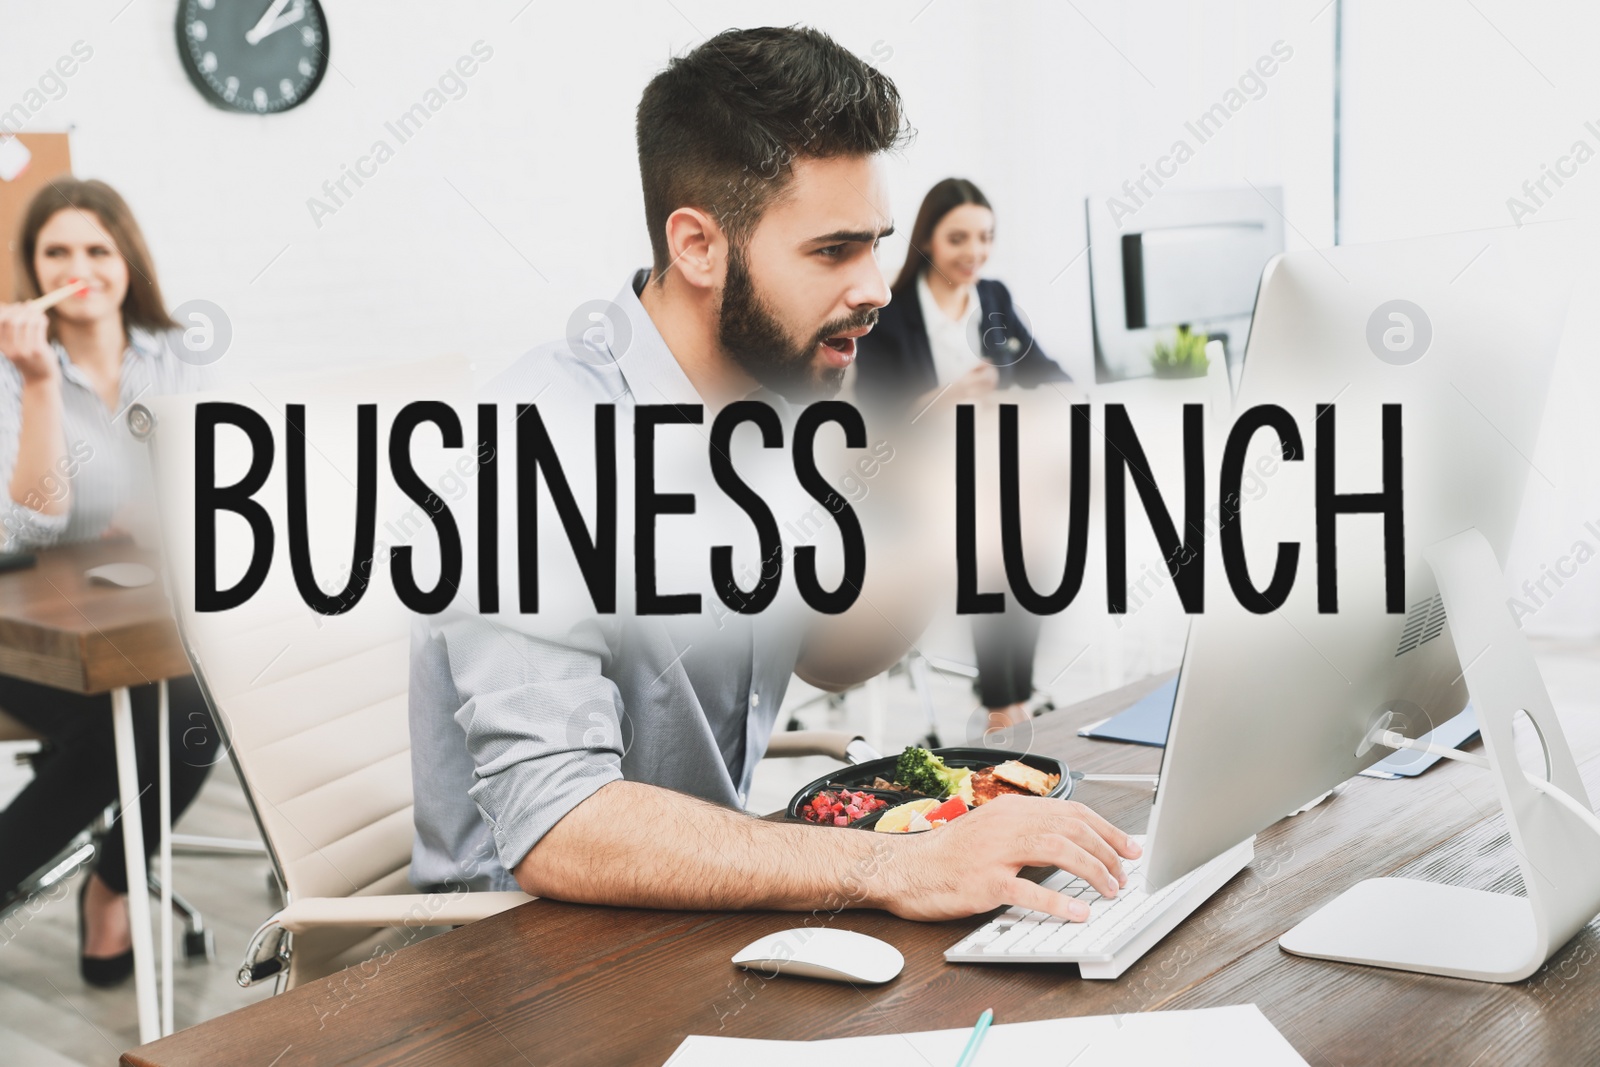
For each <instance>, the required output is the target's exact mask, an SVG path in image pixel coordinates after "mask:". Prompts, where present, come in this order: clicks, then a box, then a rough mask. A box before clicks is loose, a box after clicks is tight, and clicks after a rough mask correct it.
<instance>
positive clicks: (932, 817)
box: [927, 793, 967, 823]
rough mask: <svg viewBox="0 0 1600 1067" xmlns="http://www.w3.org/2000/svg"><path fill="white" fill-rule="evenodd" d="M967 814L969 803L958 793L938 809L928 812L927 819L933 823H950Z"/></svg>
mask: <svg viewBox="0 0 1600 1067" xmlns="http://www.w3.org/2000/svg"><path fill="white" fill-rule="evenodd" d="M966 813H967V802H966V801H965V800H963V799H962V798H961V795H960V794H959V793H958V794H956V795H955V796H953V797H951V798H950V799H949V800H947V801H945V802H944V803H943V804H940V805H939V806H938V807H937V808H934V809H933V810H932V811H930V812H928V815H927V819H928V821H929V822H931V823H940V822H949V821H950V820H951V819H954V818H956V817H957V816H960V815H965V814H966Z"/></svg>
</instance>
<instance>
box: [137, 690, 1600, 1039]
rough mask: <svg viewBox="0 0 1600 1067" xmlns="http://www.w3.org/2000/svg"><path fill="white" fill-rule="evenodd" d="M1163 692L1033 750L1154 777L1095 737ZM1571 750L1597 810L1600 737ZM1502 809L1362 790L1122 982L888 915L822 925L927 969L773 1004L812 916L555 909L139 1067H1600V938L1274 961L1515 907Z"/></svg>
mask: <svg viewBox="0 0 1600 1067" xmlns="http://www.w3.org/2000/svg"><path fill="white" fill-rule="evenodd" d="M1160 680H1161V679H1150V680H1147V681H1145V682H1142V683H1138V684H1135V685H1132V686H1128V687H1126V688H1124V689H1123V690H1120V691H1118V692H1116V693H1111V694H1107V695H1105V696H1102V697H1100V698H1097V699H1095V700H1090V701H1087V702H1085V703H1082V704H1079V705H1076V706H1074V707H1072V708H1068V709H1065V710H1063V711H1060V712H1056V713H1052V714H1050V715H1047V716H1045V717H1043V718H1041V719H1039V720H1036V722H1035V736H1034V738H1033V747H1034V748H1035V749H1036V750H1039V751H1044V752H1050V753H1054V754H1057V755H1061V756H1064V757H1066V758H1067V759H1068V761H1069V763H1070V765H1071V766H1074V767H1077V768H1079V769H1083V770H1095V771H1103V772H1108V773H1110V772H1126V773H1140V772H1143V773H1149V772H1152V771H1154V770H1156V769H1157V767H1158V765H1159V761H1160V753H1159V752H1158V751H1156V750H1154V749H1148V748H1138V747H1135V746H1131V745H1119V744H1109V743H1104V742H1090V741H1086V740H1083V739H1081V738H1078V737H1077V736H1075V733H1074V731H1075V730H1076V728H1077V727H1078V726H1079V725H1081V724H1083V723H1086V722H1089V721H1092V720H1094V719H1097V718H1100V717H1103V716H1105V715H1107V714H1109V713H1110V712H1111V711H1114V710H1115V709H1116V708H1117V707H1119V706H1121V705H1123V704H1125V703H1127V702H1128V701H1130V700H1131V699H1133V698H1135V697H1137V696H1139V695H1142V694H1143V693H1145V692H1147V691H1149V690H1150V689H1151V688H1153V687H1154V686H1155V685H1156V684H1158V683H1159V681H1160ZM1566 727H1567V731H1568V736H1569V739H1570V740H1571V741H1572V744H1573V748H1574V750H1575V751H1576V752H1577V754H1578V756H1579V760H1580V763H1581V764H1582V765H1583V766H1584V767H1585V770H1586V771H1587V772H1588V775H1589V781H1590V783H1591V788H1593V783H1596V782H1600V729H1597V728H1596V725H1595V724H1593V723H1581V722H1572V721H1568V722H1566ZM1078 796H1079V799H1082V800H1084V801H1086V802H1088V803H1091V804H1093V805H1094V806H1095V807H1097V808H1099V809H1100V810H1101V811H1103V812H1104V813H1105V814H1107V815H1108V816H1109V817H1111V818H1112V819H1113V820H1114V821H1115V822H1117V823H1118V824H1119V825H1121V826H1122V827H1124V828H1125V829H1128V830H1130V831H1134V832H1138V831H1142V830H1143V829H1144V823H1145V819H1146V816H1147V813H1148V811H1149V793H1148V791H1145V790H1139V789H1129V788H1119V787H1113V786H1110V785H1105V784H1083V785H1081V786H1080V792H1079V794H1078ZM1493 804H1494V800H1493V795H1492V790H1491V787H1490V783H1489V780H1488V778H1487V776H1484V775H1481V774H1479V773H1477V772H1476V771H1475V770H1474V769H1473V768H1469V767H1465V766H1461V765H1458V764H1449V763H1444V764H1441V765H1439V766H1437V767H1435V768H1434V769H1432V770H1430V771H1429V772H1428V773H1427V774H1425V775H1423V776H1422V777H1419V778H1416V779H1412V780H1402V781H1392V782H1391V781H1378V780H1373V779H1366V778H1357V779H1355V780H1353V781H1352V782H1350V783H1348V784H1347V785H1345V786H1344V787H1342V790H1341V791H1340V793H1338V794H1337V795H1336V796H1335V797H1334V798H1333V799H1332V800H1331V801H1329V802H1327V803H1326V804H1324V805H1322V806H1321V807H1319V808H1316V809H1313V810H1312V811H1310V812H1308V813H1307V814H1305V815H1301V816H1298V817H1296V818H1293V819H1287V820H1284V821H1281V822H1279V823H1278V824H1276V825H1275V826H1273V827H1271V828H1270V829H1268V830H1267V831H1266V832H1264V833H1263V834H1261V835H1260V837H1259V838H1258V839H1257V844H1256V858H1255V861H1254V862H1253V863H1252V864H1251V866H1250V867H1249V868H1248V869H1247V870H1246V871H1244V872H1243V873H1241V874H1240V875H1239V876H1238V877H1236V878H1235V879H1234V880H1233V881H1232V882H1231V883H1229V884H1228V885H1227V886H1226V887H1224V888H1223V890H1222V891H1221V892H1220V893H1218V894H1217V895H1216V896H1215V897H1213V898H1212V899H1211V900H1210V901H1208V902H1207V903H1206V904H1205V905H1203V906H1202V907H1201V908H1200V909H1199V910H1198V911H1197V912H1195V913H1194V914H1193V915H1192V916H1190V917H1189V919H1188V920H1186V921H1185V922H1184V924H1183V925H1182V926H1180V927H1178V929H1177V930H1176V931H1174V932H1173V933H1172V934H1171V935H1169V936H1168V937H1167V939H1166V940H1165V941H1163V942H1162V943H1161V944H1160V945H1158V946H1156V948H1155V949H1153V950H1152V951H1151V952H1149V953H1148V954H1147V955H1146V956H1145V957H1144V958H1143V959H1142V960H1140V961H1139V962H1138V963H1137V964H1135V965H1134V966H1133V967H1132V968H1130V969H1129V970H1128V971H1127V973H1125V974H1124V975H1123V976H1122V977H1121V978H1120V979H1118V980H1116V981H1111V982H1088V981H1083V980H1081V979H1080V978H1079V977H1078V976H1077V968H1076V967H1074V966H1071V965H1043V966H1041V965H1013V964H993V965H986V964H947V963H945V962H944V956H943V953H944V950H945V949H946V948H948V947H949V946H950V945H952V944H954V943H955V942H956V941H957V940H959V939H960V938H961V936H962V935H963V934H964V933H965V932H966V931H968V930H970V929H972V928H973V927H975V926H977V925H978V924H979V923H980V922H981V921H982V920H981V919H968V920H962V921H959V922H946V923H937V924H919V923H911V922H904V921H901V920H899V919H896V918H894V917H892V916H889V915H887V914H885V913H882V912H868V911H843V912H840V913H839V914H837V915H834V916H832V917H831V918H830V917H829V916H828V914H827V913H826V912H823V913H820V914H819V916H818V921H819V922H820V921H822V920H826V921H827V922H828V923H829V924H830V925H832V926H834V927H836V928H839V929H847V930H859V931H862V932H864V933H868V934H872V935H874V936H877V937H881V938H883V939H884V940H886V941H889V942H890V943H892V944H894V945H895V946H896V947H897V948H899V949H900V951H901V952H903V953H904V954H905V957H906V968H905V971H904V972H903V973H902V974H901V975H900V977H899V978H897V979H895V980H894V981H893V982H890V983H888V984H887V985H883V986H875V987H874V986H862V987H859V988H855V987H852V986H848V985H838V984H834V983H829V982H815V981H809V980H806V979H797V978H785V977H778V978H774V979H771V980H765V979H763V978H762V977H761V976H760V975H758V974H755V973H751V972H746V971H743V970H740V969H738V968H735V967H734V966H733V965H732V964H730V963H729V962H728V959H729V957H730V956H732V955H733V953H734V952H736V951H737V950H738V949H740V948H742V947H743V946H744V945H745V944H747V943H748V942H750V941H752V940H754V939H755V938H756V937H758V936H760V935H762V934H766V933H771V932H773V931H777V930H782V929H788V928H791V927H796V926H800V925H801V924H802V922H803V921H804V919H805V918H806V917H805V916H802V915H793V914H779V913H772V912H749V913H726V912H697V913H682V912H658V911H643V910H631V909H615V908H597V907H585V906H579V905H572V904H561V903H556V902H553V901H545V900H540V901H534V902H532V903H529V904H525V905H523V906H522V907H520V908H516V909H514V910H512V911H509V912H505V913H503V914H501V915H498V916H495V917H494V918H491V919H486V920H484V921H482V922H479V923H475V924H474V925H472V926H469V927H464V928H462V929H460V930H456V931H454V932H452V933H449V934H445V935H443V936H440V937H436V938H433V939H432V940H429V941H425V942H422V943H421V944H418V945H416V946H413V947H410V948H406V949H402V950H401V951H399V952H397V953H394V954H392V955H389V956H386V957H380V958H379V959H377V960H374V961H370V962H369V963H367V964H365V965H363V967H361V968H352V969H351V970H348V971H345V972H343V973H342V974H341V975H338V976H335V977H333V978H331V979H328V980H325V981H322V982H318V983H315V984H312V985H308V986H303V987H301V988H298V989H295V990H293V991H291V992H289V993H286V994H284V995H283V996H280V997H275V998H273V999H272V1000H268V1001H263V1002H261V1003H258V1004H254V1005H252V1006H250V1007H248V1008H244V1009H242V1010H240V1011H237V1012H234V1013H232V1014H230V1015H226V1016H223V1017H221V1018H219V1019H214V1020H212V1021H210V1022H207V1023H202V1024H200V1025H198V1026H195V1027H193V1028H191V1029H188V1030H185V1031H183V1032H181V1033H178V1034H176V1035H174V1036H172V1037H169V1038H166V1039H164V1040H162V1041H160V1042H157V1043H155V1044H153V1045H147V1046H144V1047H142V1048H139V1049H136V1050H133V1051H131V1052H128V1053H126V1054H125V1055H124V1056H123V1058H122V1062H123V1063H124V1064H127V1065H129V1067H144V1065H152V1067H154V1065H159V1067H180V1065H184V1064H212V1063H263V1064H265V1063H272V1064H274V1067H301V1065H305V1064H323V1063H341V1064H350V1063H386V1064H395V1063H430V1064H439V1063H461V1064H476V1063H519V1062H529V1063H537V1064H539V1065H540V1067H545V1065H546V1064H557V1063H560V1064H568V1063H572V1064H580V1063H581V1064H607V1065H613V1064H646V1065H656V1064H661V1063H664V1062H665V1061H666V1059H667V1057H668V1056H669V1055H670V1054H671V1052H672V1050H673V1049H674V1048H675V1047H676V1046H677V1044H678V1042H679V1041H680V1040H681V1039H682V1038H683V1037H684V1036H685V1035H687V1034H690V1033H705V1034H719V1033H720V1034H723V1035H727V1036H734V1037H769V1038H796V1039H803V1038H821V1037H842V1036H847V1035H852V1034H876V1033H893V1032H897V1031H906V1030H924V1029H936V1028H939V1027H946V1026H965V1025H969V1024H970V1023H971V1021H972V1020H973V1019H975V1018H977V1016H978V1013H979V1012H980V1011H982V1010H983V1009H984V1008H986V1007H993V1008H994V1010H995V1014H996V1018H997V1019H998V1020H999V1021H1000V1022H1002V1023H1007V1022H1020V1021H1024V1020H1029V1019H1044V1018H1053V1017H1059V1016H1067V1015H1094V1014H1105V1013H1113V1012H1129V1011H1147V1010H1151V1009H1158V1008H1198V1007H1206V1006H1214V1005H1224V1004H1238V1003H1246V1002H1252V1001H1253V1002H1255V1003H1257V1004H1259V1005H1260V1006H1261V1009H1262V1011H1263V1012H1265V1013H1266V1016H1267V1018H1269V1019H1270V1020H1272V1022H1273V1023H1274V1024H1275V1025H1277V1027H1278V1028H1279V1029H1280V1030H1281V1031H1282V1032H1283V1034H1284V1036H1285V1037H1287V1038H1288V1040H1289V1041H1290V1042H1291V1043H1292V1044H1293V1045H1294V1046H1295V1048H1296V1049H1298V1050H1299V1052H1300V1054H1301V1055H1302V1056H1304V1057H1305V1058H1306V1059H1307V1060H1308V1061H1309V1062H1310V1063H1312V1064H1315V1065H1324V1064H1326V1065H1333V1064H1347V1063H1395V1062H1404V1063H1408V1064H1414V1063H1441V1064H1461V1065H1465V1064H1473V1063H1477V1064H1480V1065H1487V1064H1491V1063H1492V1064H1496V1065H1500V1064H1510V1063H1519V1064H1520V1063H1526V1064H1553V1063H1562V1064H1577V1063H1594V1062H1597V1061H1600V1027H1597V1026H1596V1025H1595V1013H1596V1008H1597V1007H1600V963H1597V962H1596V955H1597V949H1600V932H1597V926H1600V924H1596V925H1591V926H1590V927H1589V928H1588V929H1586V930H1585V931H1584V932H1582V933H1581V934H1580V935H1579V936H1578V937H1577V938H1575V939H1574V940H1573V941H1572V942H1571V943H1570V944H1568V945H1567V946H1566V947H1565V948H1564V949H1563V950H1562V951H1561V952H1559V953H1558V954H1557V955H1556V956H1555V957H1554V958H1553V959H1552V960H1551V961H1550V963H1549V964H1547V965H1546V967H1545V968H1544V969H1543V970H1541V971H1540V972H1539V973H1538V974H1536V975H1535V976H1534V977H1533V978H1530V979H1529V980H1528V981H1526V982H1523V983H1520V984H1518V985H1513V986H1499V985H1488V984H1481V983H1475V982H1467V981H1462V980H1458V979H1450V978H1435V977H1430V976H1424V975H1413V974H1405V973H1401V972H1398V971H1383V970H1376V969H1371V968H1362V967H1352V966H1346V965H1342V964H1337V963H1329V962H1324V961H1319V960H1311V959H1303V958H1300V957H1297V956H1291V955H1289V954H1288V953H1285V952H1283V951H1281V950H1280V949H1279V948H1278V946H1277V944H1276V939H1277V937H1278V935H1280V934H1281V933H1283V932H1284V931H1285V930H1287V929H1288V928H1289V927H1291V926H1293V925H1294V924H1295V923H1296V922H1297V921H1299V920H1300V919H1301V918H1303V917H1304V916H1305V915H1306V914H1308V913H1309V912H1311V911H1312V910H1314V909H1315V908H1317V907H1318V906H1320V905H1321V904H1322V903H1324V902H1325V901H1327V900H1329V899H1330V898H1331V897H1332V896H1333V895H1334V894H1335V893H1337V892H1339V891H1341V890H1343V889H1345V888H1347V887H1348V886H1350V885H1351V884H1353V883H1354V882H1356V881H1358V880H1360V879H1363V878H1369V877H1373V876H1377V875H1383V874H1393V873H1412V874H1418V875H1420V876H1422V877H1429V878H1437V879H1450V880H1452V881H1455V882H1457V883H1459V884H1463V885H1471V886H1475V887H1480V888H1496V889H1514V888H1515V887H1516V884H1517V881H1518V878H1517V875H1516V874H1515V870H1516V866H1515V863H1514V860H1513V856H1512V855H1511V851H1510V845H1509V843H1508V840H1507V837H1506V834H1505V832H1504V830H1503V829H1502V828H1501V823H1500V821H1499V820H1497V819H1490V818H1488V816H1490V815H1492V814H1493V812H1494V810H1495V809H1494V807H1493ZM817 832H819V833H833V832H843V831H833V830H824V829H820V828H819V829H818V831H817ZM1390 918H1391V919H1393V920H1394V921H1397V922H1403V921H1405V917H1404V916H1391V917H1390Z"/></svg>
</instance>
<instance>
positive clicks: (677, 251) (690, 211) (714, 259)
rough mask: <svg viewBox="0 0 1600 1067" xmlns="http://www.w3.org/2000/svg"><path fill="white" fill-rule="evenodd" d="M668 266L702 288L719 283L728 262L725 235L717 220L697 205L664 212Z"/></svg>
mask: <svg viewBox="0 0 1600 1067" xmlns="http://www.w3.org/2000/svg"><path fill="white" fill-rule="evenodd" d="M667 253H668V254H669V255H670V256H671V257H672V258H671V261H670V265H669V266H668V267H667V269H668V270H675V271H677V272H678V273H679V274H680V275H682V277H683V280H684V281H686V282H688V283H689V284H690V285H693V286H695V287H697V288H701V289H714V288H717V287H720V286H721V285H722V282H723V279H724V277H725V275H726V271H727V265H728V238H727V235H726V234H725V233H723V231H722V227H721V226H720V225H718V224H717V220H716V219H714V218H712V217H711V216H710V215H709V214H707V213H706V212H704V211H701V210H700V209H699V208H693V207H680V208H679V209H678V210H676V211H674V212H673V213H672V214H670V215H668V216H667Z"/></svg>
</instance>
